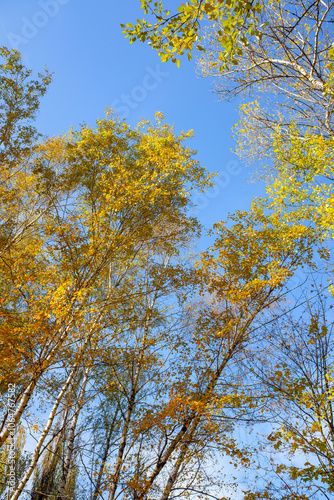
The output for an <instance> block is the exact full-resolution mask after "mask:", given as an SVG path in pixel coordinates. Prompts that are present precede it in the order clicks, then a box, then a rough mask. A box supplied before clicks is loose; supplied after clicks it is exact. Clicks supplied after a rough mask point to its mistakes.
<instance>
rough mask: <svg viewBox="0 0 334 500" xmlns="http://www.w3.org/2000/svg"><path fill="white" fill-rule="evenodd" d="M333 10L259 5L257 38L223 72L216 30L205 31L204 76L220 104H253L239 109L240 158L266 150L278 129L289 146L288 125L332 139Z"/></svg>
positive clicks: (327, 5) (325, 5)
mask: <svg viewBox="0 0 334 500" xmlns="http://www.w3.org/2000/svg"><path fill="white" fill-rule="evenodd" d="M333 8H334V4H333V2H331V1H326V2H320V1H314V2H313V1H312V2H289V3H287V2H285V1H275V2H271V3H269V2H263V3H262V10H261V13H260V14H259V16H258V17H257V19H256V27H257V29H258V31H259V32H260V33H261V35H260V36H259V35H256V36H254V37H252V38H251V39H250V40H249V43H248V44H247V45H244V46H243V51H242V57H241V59H240V61H239V64H238V65H237V66H236V67H234V68H231V69H230V70H228V71H222V68H221V66H220V55H219V50H220V49H219V46H220V44H219V36H220V35H219V29H220V27H219V26H214V27H213V28H212V29H210V30H208V32H207V38H206V53H205V55H204V56H203V58H202V60H201V63H200V67H201V69H202V71H203V73H204V74H205V75H209V76H212V77H214V78H215V79H216V81H217V92H218V93H219V94H220V95H221V96H222V97H223V98H233V97H235V96H239V95H246V96H252V97H253V99H255V101H253V103H249V104H245V103H243V104H242V105H241V114H242V118H241V122H240V124H239V127H238V140H239V151H240V154H242V153H244V154H245V153H246V155H249V156H250V157H251V158H254V157H255V156H256V154H257V153H260V152H261V153H263V152H266V151H268V148H269V150H270V148H271V146H272V139H271V137H272V134H273V133H275V131H276V129H277V127H278V126H280V129H281V132H282V133H283V132H284V133H285V134H286V140H288V138H289V126H290V125H291V124H292V123H295V125H296V126H297V128H298V130H299V131H300V133H301V134H304V133H305V132H306V131H307V130H309V132H311V133H313V134H315V135H322V136H323V137H324V138H328V137H332V136H333V96H334V94H333V88H332V87H333V85H332V79H333V76H332V67H333V64H332V60H333V51H332V45H333V35H332V31H331V22H332V14H333ZM241 45H242V43H241Z"/></svg>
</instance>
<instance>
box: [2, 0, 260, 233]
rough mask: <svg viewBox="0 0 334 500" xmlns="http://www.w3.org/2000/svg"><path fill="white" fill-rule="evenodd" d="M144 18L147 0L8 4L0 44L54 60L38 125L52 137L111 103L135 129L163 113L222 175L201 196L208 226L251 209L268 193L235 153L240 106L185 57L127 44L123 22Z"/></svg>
mask: <svg viewBox="0 0 334 500" xmlns="http://www.w3.org/2000/svg"><path fill="white" fill-rule="evenodd" d="M171 3H175V1H174V2H171ZM142 15H143V14H142V11H141V10H140V0H122V1H120V2H116V1H113V0H95V1H94V2H93V1H92V0H2V1H1V16H0V38H1V40H0V43H1V45H6V46H8V47H10V48H13V47H15V48H18V49H19V50H20V51H21V54H22V57H23V61H24V63H25V64H26V65H27V67H29V68H31V69H33V70H34V71H39V70H42V69H43V68H44V67H45V66H47V67H48V69H49V70H50V71H51V72H53V73H54V76H53V78H54V80H53V83H52V84H51V88H49V91H48V94H47V96H46V97H44V98H43V100H42V104H41V110H40V113H39V116H38V121H37V126H38V128H39V130H40V132H42V133H43V134H45V135H55V134H60V133H62V132H66V131H67V130H68V129H69V128H70V127H71V126H73V127H74V128H77V127H78V126H79V124H80V123H82V122H86V123H88V124H89V125H94V123H95V121H96V118H98V117H100V118H101V117H103V116H104V110H105V108H106V107H109V106H112V107H113V108H114V109H115V112H116V113H117V114H119V115H120V116H121V117H122V118H125V119H126V121H127V122H128V123H129V124H130V125H131V126H134V125H136V123H137V122H138V121H139V120H140V119H141V118H145V119H150V120H152V118H153V116H154V113H155V112H156V111H162V112H163V113H164V116H165V120H166V121H167V122H168V123H173V124H175V130H176V132H180V131H182V130H189V129H193V130H194V135H195V137H194V139H192V140H191V142H189V146H191V147H192V148H194V149H197V150H198V159H199V160H200V162H201V164H202V165H203V166H205V167H206V168H207V169H208V170H209V171H210V172H219V174H220V179H219V178H218V179H217V180H216V187H215V188H213V189H211V190H210V191H209V192H208V193H207V194H206V195H205V196H200V197H198V198H197V200H196V201H197V202H198V209H197V216H198V218H199V219H200V221H201V222H202V224H203V225H204V226H205V227H206V228H209V227H211V226H212V224H213V223H214V222H218V221H220V220H222V219H224V218H226V216H227V214H228V212H233V211H235V210H237V209H240V210H247V209H248V208H249V206H250V202H251V200H252V198H253V197H254V196H256V195H257V194H259V193H262V192H263V186H262V185H261V184H259V183H257V184H252V183H250V178H251V171H252V168H247V169H246V167H245V165H244V164H243V163H241V162H240V161H239V159H238V158H237V157H236V155H234V154H233V153H232V151H231V148H232V149H233V148H234V146H235V142H234V140H233V139H232V138H231V135H232V132H231V127H232V126H233V124H234V123H236V122H237V121H238V103H237V102H222V101H218V100H217V96H216V95H215V94H214V93H213V92H211V90H212V89H213V83H212V81H210V80H209V79H208V78H200V77H198V76H197V75H196V62H195V61H191V62H188V60H187V59H186V58H185V59H184V60H182V62H181V67H180V69H178V68H177V67H176V65H174V64H172V63H161V62H160V60H159V57H158V55H157V53H156V52H155V51H153V50H152V49H151V48H150V47H149V46H148V45H146V44H142V43H134V44H133V45H130V43H129V41H128V40H127V39H125V38H124V35H123V34H122V31H121V28H120V23H126V22H129V21H130V22H134V21H135V20H136V19H137V18H139V17H142ZM204 241H207V240H206V239H204V240H203V242H204Z"/></svg>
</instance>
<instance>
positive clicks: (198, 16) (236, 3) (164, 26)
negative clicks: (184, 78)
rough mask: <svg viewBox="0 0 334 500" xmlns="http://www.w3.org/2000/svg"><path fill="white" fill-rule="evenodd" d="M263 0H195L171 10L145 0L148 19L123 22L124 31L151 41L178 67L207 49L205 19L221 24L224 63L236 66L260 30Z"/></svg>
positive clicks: (210, 22)
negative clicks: (184, 56) (183, 57)
mask: <svg viewBox="0 0 334 500" xmlns="http://www.w3.org/2000/svg"><path fill="white" fill-rule="evenodd" d="M261 8H262V5H261V2H258V1H256V2H249V1H242V0H232V1H222V0H194V1H191V2H186V3H181V4H180V5H179V7H178V8H177V9H176V10H175V13H172V12H170V11H169V10H168V9H165V8H164V7H163V4H162V1H159V2H153V1H152V0H144V1H142V2H141V9H143V10H144V14H145V17H144V19H143V20H142V21H141V20H139V19H138V20H137V24H135V25H134V26H133V25H132V24H131V23H127V25H126V26H125V25H121V26H122V28H123V33H124V34H125V36H126V37H129V39H130V42H131V43H133V42H134V41H136V40H137V39H138V40H140V41H141V42H145V41H147V42H148V43H149V44H150V45H151V46H152V48H153V49H156V50H157V51H158V53H159V55H160V57H161V60H162V61H163V62H164V61H168V60H172V61H173V62H175V63H176V64H177V65H178V66H179V64H180V58H179V56H181V55H182V54H184V52H187V54H188V59H191V57H192V52H193V50H195V49H197V50H199V51H205V48H204V46H203V43H202V40H203V33H202V30H201V24H200V23H201V22H204V23H205V24H209V25H213V26H215V25H217V23H218V22H220V23H221V25H220V30H219V43H220V59H221V66H222V67H224V68H226V67H229V66H230V65H232V66H233V65H236V64H238V62H239V59H240V56H241V55H242V48H241V47H240V45H241V44H243V45H247V43H248V39H249V37H251V36H252V35H254V34H255V33H258V31H257V29H256V28H255V20H256V19H257V16H258V14H259V12H261Z"/></svg>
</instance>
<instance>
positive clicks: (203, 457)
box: [0, 0, 334, 500]
mask: <svg viewBox="0 0 334 500" xmlns="http://www.w3.org/2000/svg"><path fill="white" fill-rule="evenodd" d="M141 5H142V9H143V11H144V15H145V17H144V19H143V20H142V21H138V22H137V24H135V25H132V24H130V22H129V23H128V24H127V25H124V26H123V28H122V29H123V31H124V33H125V35H126V36H127V37H128V38H129V39H130V41H131V42H134V41H135V40H139V41H142V42H148V43H149V44H150V45H151V47H152V48H154V49H156V50H157V51H158V53H159V55H160V57H161V59H162V60H163V61H167V60H172V61H173V62H176V63H177V64H179V61H180V56H182V54H184V53H188V57H189V58H191V56H192V53H193V52H194V51H195V52H196V51H197V54H198V56H199V57H198V68H199V70H200V71H201V72H202V74H204V75H206V76H207V77H209V78H213V79H214V81H215V82H216V91H217V92H218V94H219V95H220V96H221V97H222V98H232V97H235V96H239V97H242V98H243V101H242V104H241V108H240V122H239V123H238V124H237V125H236V127H235V136H236V140H237V149H238V153H239V154H240V155H242V156H243V157H244V158H246V159H247V160H249V161H256V162H258V163H259V164H261V165H262V170H261V172H260V178H261V179H262V180H264V181H265V183H266V194H265V196H263V197H261V198H255V199H254V200H253V202H252V205H251V206H250V207H249V210H248V211H245V210H244V211H241V210H240V211H237V212H235V213H231V214H230V215H229V217H228V218H227V219H226V220H223V221H221V220H219V219H218V220H215V221H212V222H213V224H212V227H211V229H210V235H211V241H212V244H211V245H210V247H208V248H206V249H205V250H203V251H202V252H194V247H195V245H196V243H197V241H198V238H199V237H200V235H201V234H203V232H204V230H205V229H204V228H202V227H201V225H200V223H199V221H198V220H197V218H196V217H195V215H194V210H193V209H194V201H193V199H194V196H193V194H194V192H195V191H205V190H206V189H208V188H210V187H211V186H212V185H214V182H215V176H214V175H212V174H210V173H209V172H208V171H207V170H206V169H205V168H203V167H202V166H201V165H200V163H199V161H198V160H197V159H196V151H195V150H193V149H192V148H190V147H188V144H189V142H187V141H188V140H189V139H190V138H191V137H192V132H191V131H189V132H186V133H181V134H176V133H175V130H174V128H173V127H172V126H171V125H168V124H167V123H165V121H164V117H163V115H162V113H159V112H158V113H156V115H155V119H154V121H153V122H152V123H151V122H149V121H146V120H142V121H140V122H139V123H138V125H137V126H136V127H130V126H129V125H128V124H127V123H126V122H125V121H124V120H121V119H119V118H118V117H117V116H115V115H114V113H113V111H112V110H111V109H108V110H107V112H106V116H105V117H104V118H102V119H98V120H97V121H96V124H95V125H94V126H93V127H91V126H89V125H86V124H84V125H82V126H80V127H78V129H77V130H75V129H73V128H72V129H71V130H69V131H68V132H67V133H65V134H62V135H58V136H53V137H47V138H45V137H42V136H41V135H40V134H39V133H38V131H37V130H36V123H35V120H36V114H37V112H38V109H39V104H40V99H41V98H42V97H43V96H44V94H45V93H46V92H47V88H48V86H49V85H50V83H51V75H50V74H49V73H48V72H47V71H45V72H44V73H40V74H38V75H37V76H35V77H34V76H33V75H32V72H31V71H30V70H29V69H27V68H26V67H25V65H24V64H23V62H22V59H21V55H20V53H19V52H18V51H16V50H10V49H7V48H6V47H3V48H2V49H1V54H0V55H1V64H0V144H1V148H0V161H1V169H0V207H1V208H0V224H1V232H0V257H1V258H0V286H1V294H0V316H1V321H0V359H1V363H0V390H1V397H2V400H3V402H4V404H3V406H2V407H1V410H0V418H1V424H0V495H1V498H5V497H6V498H8V499H10V500H17V499H18V498H31V500H47V499H49V498H54V499H56V500H60V499H65V498H66V499H72V500H79V499H80V500H86V499H87V500H97V499H102V500H104V499H105V500H116V499H120V500H123V499H124V500H125V499H133V500H155V499H156V500H172V499H175V498H182V499H183V498H185V499H186V498H190V499H194V500H195V499H202V500H209V499H212V498H213V499H216V500H218V499H219V500H226V499H235V498H238V499H239V498H240V499H243V500H255V499H261V498H263V499H265V498H267V499H271V500H290V499H294V500H305V499H310V498H312V499H329V498H331V495H333V492H334V472H333V466H334V413H333V395H334V375H333V373H334V358H333V354H334V343H333V312H332V308H333V295H334V291H333V285H332V283H333V276H332V275H333V265H332V239H333V231H334V227H333V210H334V197H333V178H334V174H333V151H334V149H333V147H334V144H333V141H334V133H333V118H332V116H333V104H334V103H333V98H334V96H333V89H332V87H333V49H332V47H333V44H334V40H333V35H332V31H331V26H332V24H331V23H333V20H332V15H333V4H332V3H331V2H324V1H317V0H316V1H311V2H306V3H305V2H289V3H287V2H284V1H283V0H275V1H272V2H267V1H266V2H264V1H259V2H248V1H241V0H232V1H229V2H228V1H218V0H217V1H192V2H186V3H182V4H180V5H179V7H178V8H177V9H175V11H169V10H167V9H166V7H165V6H164V5H162V3H161V2H151V1H142V2H141ZM180 70H182V68H181V69H180ZM250 95H251V97H249V96H250ZM249 99H251V100H249ZM13 428H15V438H13ZM231 466H232V469H235V470H236V472H235V473H234V471H233V470H232V473H231ZM242 477H244V478H246V479H242Z"/></svg>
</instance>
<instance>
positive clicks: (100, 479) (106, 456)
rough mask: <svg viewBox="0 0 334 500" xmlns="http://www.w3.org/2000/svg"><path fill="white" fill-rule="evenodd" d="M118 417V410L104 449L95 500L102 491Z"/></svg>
mask: <svg viewBox="0 0 334 500" xmlns="http://www.w3.org/2000/svg"><path fill="white" fill-rule="evenodd" d="M117 415H118V408H117V410H116V413H115V416H114V418H113V421H112V423H111V425H110V428H109V430H108V432H107V436H106V437H107V440H106V445H105V448H104V453H103V457H102V462H101V465H100V470H99V473H98V475H97V481H96V485H95V490H94V495H93V500H96V499H97V497H98V496H99V491H100V487H101V482H102V476H103V471H104V467H105V464H106V461H107V458H108V453H109V449H110V442H111V437H112V434H113V431H114V425H115V422H116V419H117Z"/></svg>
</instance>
